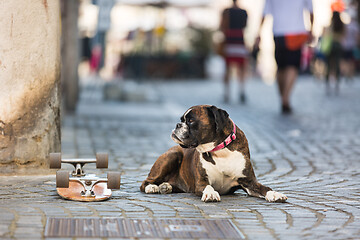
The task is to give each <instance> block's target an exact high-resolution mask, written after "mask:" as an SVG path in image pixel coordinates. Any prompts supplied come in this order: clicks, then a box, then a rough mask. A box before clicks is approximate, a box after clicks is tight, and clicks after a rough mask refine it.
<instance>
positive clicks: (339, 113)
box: [0, 77, 360, 239]
mask: <svg viewBox="0 0 360 240" xmlns="http://www.w3.org/2000/svg"><path fill="white" fill-rule="evenodd" d="M138 86H140V87H141V89H145V90H144V93H145V94H148V92H150V93H151V94H152V95H154V94H155V97H154V96H152V97H151V98H150V100H149V101H147V102H115V101H102V89H103V88H102V84H100V83H98V84H93V85H91V86H87V87H86V88H85V90H84V91H83V93H82V95H81V101H80V103H79V106H78V111H77V113H76V114H74V115H67V116H65V117H64V118H63V128H62V152H63V156H64V157H91V156H93V155H94V154H95V153H96V152H100V151H106V152H108V153H109V156H110V159H109V161H110V162H109V170H113V171H114V170H117V171H121V172H122V182H121V189H120V190H119V191H114V193H113V197H112V198H111V199H110V200H108V201H106V202H100V203H81V202H72V201H66V200H63V199H61V198H60V197H59V196H58V195H57V193H56V191H55V176H54V175H49V176H22V177H0V179H1V182H0V212H1V214H0V237H3V238H5V239H6V238H18V239H24V238H33V239H39V238H42V237H44V229H45V224H46V220H47V219H48V218H49V217H70V218H73V217H100V218H103V217H104V218H105V217H116V218H157V219H159V218H186V219H188V218H200V219H229V220H230V221H232V222H233V223H234V224H235V225H236V226H237V228H238V229H239V230H240V231H241V233H242V234H243V235H244V237H245V238H247V239H359V238H360V201H359V199H360V190H359V185H360V177H359V176H360V175H359V169H360V157H359V155H360V147H359V146H360V138H359V136H360V94H359V92H360V79H359V78H356V79H355V80H354V81H353V82H346V83H345V82H343V83H342V85H341V89H340V94H339V95H335V94H331V95H330V96H327V95H326V94H325V87H324V85H323V83H322V82H319V81H315V80H314V79H312V78H311V77H301V78H300V79H299V80H298V81H297V84H296V87H295V91H294V93H293V96H292V104H293V109H294V113H293V114H292V115H290V116H283V115H281V114H280V106H279V99H278V95H277V89H276V86H275V85H270V86H269V85H265V84H263V83H262V82H261V81H260V80H256V79H254V80H251V81H249V82H248V83H247V89H246V91H247V103H246V104H245V105H241V104H240V103H238V101H237V100H238V96H237V95H235V94H236V85H235V84H234V88H233V94H232V96H231V97H232V101H231V103H230V104H225V103H223V102H222V98H223V97H222V85H221V82H219V81H215V80H212V81H201V80H199V81H196V80H191V81H190V80H186V81H162V82H159V81H157V82H155V83H154V82H150V81H145V82H142V83H139V85H138ZM197 104H214V105H217V106H218V107H221V108H223V109H225V110H226V111H227V112H228V113H229V114H230V117H231V118H232V119H233V121H234V122H235V123H236V124H237V125H238V126H239V127H240V128H241V129H242V130H243V131H244V132H245V134H246V136H247V138H248V140H249V144H250V151H251V158H252V162H253V164H254V169H255V172H256V175H257V176H258V179H259V181H260V182H262V183H263V184H265V185H268V186H270V187H272V188H273V189H274V190H277V191H280V192H283V193H285V194H286V195H287V196H288V198H289V199H288V202H287V203H267V202H266V201H265V200H263V199H258V198H252V197H248V196H247V195H246V194H245V193H244V192H242V191H238V192H236V194H234V195H230V196H222V201H221V202H219V203H203V202H201V200H200V198H199V197H196V196H195V195H194V194H187V193H184V194H169V195H146V194H143V193H141V192H140V190H139V187H140V184H141V182H142V180H144V179H145V178H146V176H147V174H148V172H149V170H150V168H151V166H152V164H153V163H154V161H155V160H156V158H157V157H158V156H159V155H160V154H161V153H163V152H164V151H166V150H167V149H168V148H169V147H171V146H173V145H174V144H175V143H174V142H172V140H171V139H170V133H171V130H172V129H173V128H174V127H175V124H176V123H177V121H178V120H179V117H180V116H181V114H182V113H183V112H184V111H185V110H186V109H187V108H189V107H190V106H192V105H197ZM86 170H87V171H88V172H95V173H105V172H106V171H107V170H104V171H99V170H96V169H95V166H90V165H89V166H88V167H86Z"/></svg>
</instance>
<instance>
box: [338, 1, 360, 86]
mask: <svg viewBox="0 0 360 240" xmlns="http://www.w3.org/2000/svg"><path fill="white" fill-rule="evenodd" d="M354 2H355V1H354ZM350 6H351V5H350ZM356 9H357V6H352V7H351V8H350V7H349V10H348V13H349V16H350V18H351V20H350V23H348V24H346V25H345V36H344V38H343V41H342V43H341V44H342V47H343V54H342V59H343V64H342V65H343V71H342V72H343V75H344V77H346V79H347V80H350V79H352V78H353V76H354V74H355V53H356V50H357V46H358V43H360V30H359V24H358V21H357V13H356Z"/></svg>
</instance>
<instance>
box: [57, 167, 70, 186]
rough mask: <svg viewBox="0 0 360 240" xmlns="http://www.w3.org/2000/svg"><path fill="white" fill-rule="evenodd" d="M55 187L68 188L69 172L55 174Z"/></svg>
mask: <svg viewBox="0 0 360 240" xmlns="http://www.w3.org/2000/svg"><path fill="white" fill-rule="evenodd" d="M56 187H57V188H68V187H69V172H68V171H65V170H59V171H57V172H56Z"/></svg>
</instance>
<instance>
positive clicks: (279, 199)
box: [265, 191, 287, 202]
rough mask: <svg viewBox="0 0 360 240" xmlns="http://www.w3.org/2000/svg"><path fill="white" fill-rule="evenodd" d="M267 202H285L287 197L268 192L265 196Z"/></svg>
mask: <svg viewBox="0 0 360 240" xmlns="http://www.w3.org/2000/svg"><path fill="white" fill-rule="evenodd" d="M265 199H266V201H268V202H285V201H286V200H287V197H286V196H285V195H284V194H282V193H279V192H275V191H268V192H267V193H266V196H265Z"/></svg>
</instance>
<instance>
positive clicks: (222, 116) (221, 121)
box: [208, 105, 229, 131]
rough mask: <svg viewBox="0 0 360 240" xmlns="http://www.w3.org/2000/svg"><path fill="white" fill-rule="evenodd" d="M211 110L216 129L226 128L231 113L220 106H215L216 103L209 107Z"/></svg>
mask: <svg viewBox="0 0 360 240" xmlns="http://www.w3.org/2000/svg"><path fill="white" fill-rule="evenodd" d="M208 109H209V112H210V113H211V114H212V115H213V117H214V121H215V125H216V131H219V130H222V129H224V128H225V124H226V121H227V120H228V118H229V114H228V113H227V112H226V111H225V110H222V109H220V108H217V107H215V106H214V105H213V106H211V107H209V108H208Z"/></svg>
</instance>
